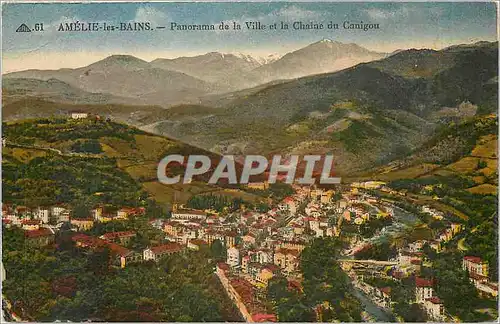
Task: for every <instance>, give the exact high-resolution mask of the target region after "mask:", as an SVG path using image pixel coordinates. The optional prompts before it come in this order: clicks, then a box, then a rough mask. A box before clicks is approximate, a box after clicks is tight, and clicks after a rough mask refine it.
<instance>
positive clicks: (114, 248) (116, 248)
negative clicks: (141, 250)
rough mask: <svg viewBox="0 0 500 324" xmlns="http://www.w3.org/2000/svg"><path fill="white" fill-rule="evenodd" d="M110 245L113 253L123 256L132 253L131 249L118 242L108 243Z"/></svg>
mask: <svg viewBox="0 0 500 324" xmlns="http://www.w3.org/2000/svg"><path fill="white" fill-rule="evenodd" d="M108 247H109V249H110V250H111V253H112V254H115V255H119V256H121V257H126V256H127V255H129V254H130V253H132V251H130V250H129V249H127V248H124V247H123V246H121V245H118V244H116V243H108Z"/></svg>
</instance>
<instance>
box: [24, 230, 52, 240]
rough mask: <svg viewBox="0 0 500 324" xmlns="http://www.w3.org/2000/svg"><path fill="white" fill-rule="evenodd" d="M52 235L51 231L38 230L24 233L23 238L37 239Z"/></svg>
mask: <svg viewBox="0 0 500 324" xmlns="http://www.w3.org/2000/svg"><path fill="white" fill-rule="evenodd" d="M51 235H54V233H52V231H51V230H50V229H48V228H40V229H37V230H34V231H26V232H24V236H25V237H26V238H37V237H44V236H51Z"/></svg>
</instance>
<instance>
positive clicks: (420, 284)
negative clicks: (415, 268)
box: [415, 277, 432, 287]
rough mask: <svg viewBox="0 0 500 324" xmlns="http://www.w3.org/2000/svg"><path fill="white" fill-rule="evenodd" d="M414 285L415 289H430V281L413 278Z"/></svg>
mask: <svg viewBox="0 0 500 324" xmlns="http://www.w3.org/2000/svg"><path fill="white" fill-rule="evenodd" d="M415 285H416V286H417V287H432V281H431V280H428V279H425V278H420V277H415Z"/></svg>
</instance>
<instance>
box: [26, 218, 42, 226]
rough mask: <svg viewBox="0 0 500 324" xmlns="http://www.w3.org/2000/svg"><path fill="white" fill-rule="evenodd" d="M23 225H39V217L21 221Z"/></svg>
mask: <svg viewBox="0 0 500 324" xmlns="http://www.w3.org/2000/svg"><path fill="white" fill-rule="evenodd" d="M21 223H22V224H23V225H39V224H40V220H39V219H25V220H23V221H22V222H21Z"/></svg>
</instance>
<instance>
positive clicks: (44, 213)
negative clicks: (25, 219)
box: [34, 207, 50, 224]
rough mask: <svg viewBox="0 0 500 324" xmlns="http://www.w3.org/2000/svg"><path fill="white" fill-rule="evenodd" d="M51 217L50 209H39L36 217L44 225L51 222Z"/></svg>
mask: <svg viewBox="0 0 500 324" xmlns="http://www.w3.org/2000/svg"><path fill="white" fill-rule="evenodd" d="M49 215H50V213H49V210H48V209H46V208H40V207H38V208H37V210H36V211H35V215H34V216H35V219H39V220H41V221H42V223H44V224H47V223H48V222H49Z"/></svg>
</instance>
